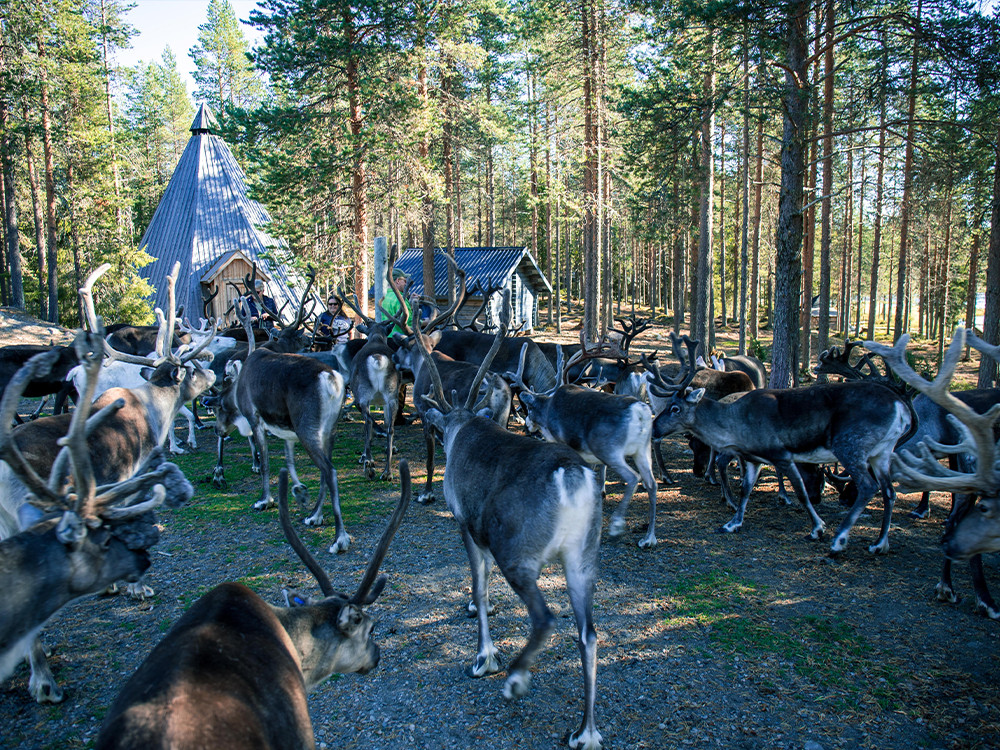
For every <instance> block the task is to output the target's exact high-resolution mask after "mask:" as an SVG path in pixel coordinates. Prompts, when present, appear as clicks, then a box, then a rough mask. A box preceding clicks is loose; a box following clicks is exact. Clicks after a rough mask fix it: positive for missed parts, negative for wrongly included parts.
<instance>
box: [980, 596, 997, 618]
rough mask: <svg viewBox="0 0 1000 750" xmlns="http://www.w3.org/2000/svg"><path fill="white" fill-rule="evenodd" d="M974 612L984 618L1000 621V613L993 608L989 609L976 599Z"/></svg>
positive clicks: (989, 607)
mask: <svg viewBox="0 0 1000 750" xmlns="http://www.w3.org/2000/svg"><path fill="white" fill-rule="evenodd" d="M976 611H977V612H979V613H980V614H983V615H985V616H986V617H989V618H990V619H991V620H1000V611H998V610H996V609H995V608H994V607H991V606H990V605H989V604H987V603H986V602H984V601H983V600H982V599H980V598H978V597H977V598H976Z"/></svg>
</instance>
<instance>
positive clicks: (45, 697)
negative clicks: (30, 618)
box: [28, 638, 65, 703]
mask: <svg viewBox="0 0 1000 750" xmlns="http://www.w3.org/2000/svg"><path fill="white" fill-rule="evenodd" d="M28 664H29V665H30V666H31V678H30V679H29V680H28V692H29V693H31V697H32V698H34V699H35V700H36V701H37V702H38V703H62V700H63V698H64V697H65V696H64V695H63V691H62V688H61V687H59V685H57V684H56V678H55V677H53V676H52V670H51V669H50V668H49V662H48V660H47V659H46V658H45V647H44V646H42V639H41V638H35V640H34V641H32V643H31V649H30V650H29V651H28Z"/></svg>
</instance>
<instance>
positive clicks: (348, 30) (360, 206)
mask: <svg viewBox="0 0 1000 750" xmlns="http://www.w3.org/2000/svg"><path fill="white" fill-rule="evenodd" d="M345 7H346V6H345ZM343 20H344V29H345V41H346V42H347V45H348V47H349V48H352V49H353V48H354V46H355V45H356V43H357V42H356V34H357V32H356V29H355V27H354V16H353V15H352V14H351V12H350V11H349V10H345V11H344V12H343ZM346 72H347V98H348V109H349V115H348V117H349V120H350V128H351V141H352V142H351V149H352V165H351V203H352V204H353V207H354V220H353V224H354V226H353V234H354V244H355V247H354V253H353V255H354V294H355V295H356V297H357V300H358V303H359V307H360V308H361V311H362V312H363V313H364V314H365V315H369V307H368V282H369V278H370V276H371V270H370V268H369V264H368V166H367V161H366V158H365V149H364V146H363V144H362V142H361V131H362V129H363V128H364V111H363V105H362V100H361V86H360V81H359V71H358V58H357V56H356V55H353V54H352V55H350V56H349V57H348V58H347V69H346Z"/></svg>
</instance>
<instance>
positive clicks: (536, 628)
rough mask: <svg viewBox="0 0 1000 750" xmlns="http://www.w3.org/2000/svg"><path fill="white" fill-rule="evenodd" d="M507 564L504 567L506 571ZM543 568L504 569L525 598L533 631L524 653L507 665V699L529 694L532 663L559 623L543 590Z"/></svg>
mask: <svg viewBox="0 0 1000 750" xmlns="http://www.w3.org/2000/svg"><path fill="white" fill-rule="evenodd" d="M503 568H504V566H501V570H503ZM539 572H540V571H539V570H524V569H522V568H520V567H519V568H516V569H514V570H504V576H505V577H506V578H507V582H508V583H509V584H510V587H511V588H512V589H514V592H515V593H516V594H517V595H518V596H519V597H521V601H523V602H524V605H525V606H526V607H527V608H528V617H529V618H530V619H531V633H530V634H529V635H528V642H527V643H526V644H524V648H523V649H521V653H519V654H518V655H517V658H515V659H514V661H513V662H511V663H510V665H509V666H508V667H507V681H506V682H504V684H503V697H504V698H506V699H507V700H513V699H515V698H520V697H522V696H524V695H525V694H527V692H528V688H529V687H531V671H530V670H531V665H532V664H534V663H535V659H536V657H537V656H538V652H539V651H541V650H542V647H543V646H545V642H546V641H547V640H548V639H549V635H550V634H551V633H552V630H553V629H554V628H555V625H556V618H555V616H554V615H553V614H552V611H551V610H550V609H549V607H548V605H547V604H546V603H545V599H544V597H543V596H542V592H541V591H540V590H539V588H538V580H537V577H538V574H539Z"/></svg>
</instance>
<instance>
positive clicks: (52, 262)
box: [38, 39, 59, 323]
mask: <svg viewBox="0 0 1000 750" xmlns="http://www.w3.org/2000/svg"><path fill="white" fill-rule="evenodd" d="M38 58H39V71H40V73H41V91H40V93H41V101H42V146H43V151H44V153H45V224H46V227H47V229H48V232H47V235H46V240H45V241H46V252H47V253H48V257H47V258H46V261H47V263H48V268H49V322H50V323H58V322H59V282H58V279H57V278H56V250H57V248H56V176H55V157H54V156H53V148H52V121H51V110H50V108H49V74H48V66H47V63H46V61H45V60H46V55H45V45H44V44H42V40H41V39H39V40H38Z"/></svg>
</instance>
